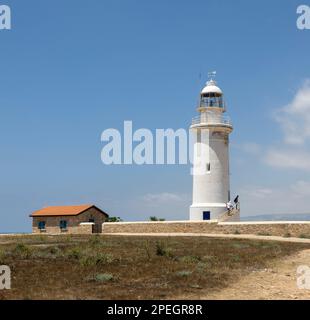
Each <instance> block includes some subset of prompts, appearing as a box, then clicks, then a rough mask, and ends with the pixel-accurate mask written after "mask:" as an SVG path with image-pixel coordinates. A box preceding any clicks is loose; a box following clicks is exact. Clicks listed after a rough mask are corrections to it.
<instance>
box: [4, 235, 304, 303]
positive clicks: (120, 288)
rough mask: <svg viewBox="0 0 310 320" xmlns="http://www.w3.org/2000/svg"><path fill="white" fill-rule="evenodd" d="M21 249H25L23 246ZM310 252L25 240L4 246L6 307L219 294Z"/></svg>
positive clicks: (265, 245)
mask: <svg viewBox="0 0 310 320" xmlns="http://www.w3.org/2000/svg"><path fill="white" fill-rule="evenodd" d="M16 241H18V242H17V243H16ZM307 248H308V249H309V248H310V245H309V244H299V243H280V242H271V241H270V242H269V241H268V242H266V241H257V240H256V241H255V240H240V239H210V238H203V237H175V238H173V237H161V238H158V237H156V238H152V237H117V236H113V237H112V236H37V237H34V236H24V237H19V238H18V239H17V240H16V238H14V237H11V238H6V239H5V243H2V244H1V242H0V260H1V263H2V264H7V265H9V266H10V267H11V270H12V277H13V278H12V290H10V291H0V299H165V298H173V297H174V296H178V295H180V294H183V295H184V294H187V293H188V294H191V293H195V292H197V290H200V289H202V288H203V289H205V290H208V291H209V292H212V291H216V290H220V289H222V288H224V287H226V286H228V285H229V284H231V283H232V282H233V281H237V280H238V279H239V278H240V277H242V276H244V275H246V274H248V273H250V272H251V271H255V270H260V269H263V268H267V267H268V266H270V264H272V262H273V261H275V260H276V259H278V258H281V257H283V256H288V255H290V254H293V253H296V252H298V251H299V250H303V249H307Z"/></svg>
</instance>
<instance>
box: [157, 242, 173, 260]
mask: <svg viewBox="0 0 310 320" xmlns="http://www.w3.org/2000/svg"><path fill="white" fill-rule="evenodd" d="M156 255H157V256H161V257H170V258H171V257H172V256H173V254H172V252H171V249H170V248H167V246H166V245H165V244H164V243H163V242H161V241H157V242H156Z"/></svg>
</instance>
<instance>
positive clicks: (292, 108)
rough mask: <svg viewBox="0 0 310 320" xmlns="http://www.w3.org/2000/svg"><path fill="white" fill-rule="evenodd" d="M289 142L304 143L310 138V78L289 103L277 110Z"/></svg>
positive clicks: (285, 139)
mask: <svg viewBox="0 0 310 320" xmlns="http://www.w3.org/2000/svg"><path fill="white" fill-rule="evenodd" d="M275 120H276V121H277V122H278V123H280V125H281V127H282V129H283V132H284V141H285V143H287V144H293V145H303V144H304V143H305V142H306V141H307V140H309V139H310V80H306V81H305V83H304V85H303V86H302V87H301V88H300V89H299V90H298V91H297V93H296V95H295V97H294V98H293V100H292V101H291V103H289V104H288V105H286V106H284V107H283V108H280V109H278V110H277V111H276V112H275Z"/></svg>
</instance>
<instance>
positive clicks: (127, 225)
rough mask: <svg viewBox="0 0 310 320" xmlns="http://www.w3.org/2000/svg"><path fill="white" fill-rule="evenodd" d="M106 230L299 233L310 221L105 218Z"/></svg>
mask: <svg viewBox="0 0 310 320" xmlns="http://www.w3.org/2000/svg"><path fill="white" fill-rule="evenodd" d="M102 232H103V233H209V234H217V233H218V234H254V235H272V236H292V237H300V236H302V235H306V236H309V235H310V221H264V222H218V221H216V220H214V221H212V220H211V221H158V222H149V221H146V222H105V223H103V225H102Z"/></svg>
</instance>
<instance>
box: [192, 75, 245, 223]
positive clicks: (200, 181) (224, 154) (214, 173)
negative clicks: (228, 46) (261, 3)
mask: <svg viewBox="0 0 310 320" xmlns="http://www.w3.org/2000/svg"><path fill="white" fill-rule="evenodd" d="M214 75H215V72H214V73H212V74H211V77H210V80H209V81H208V82H207V83H206V86H205V87H204V88H203V89H202V91H201V93H200V99H199V106H198V109H197V111H198V112H199V113H200V115H199V116H198V117H196V118H194V119H193V121H192V125H191V127H190V130H191V133H192V134H194V136H195V137H196V139H195V144H194V148H193V149H194V150H193V152H194V155H193V172H192V173H193V203H192V205H191V207H190V220H214V219H217V220H230V221H232V220H234V221H238V220H239V203H238V204H237V205H236V208H231V209H230V210H228V209H227V207H228V204H230V202H229V201H230V200H231V199H230V182H229V134H230V133H231V132H232V131H233V126H232V123H231V121H230V119H229V118H228V117H227V116H226V115H225V112H226V105H225V101H224V99H223V92H222V90H221V89H220V88H219V87H218V86H217V83H216V82H215V80H214V79H213V76H214Z"/></svg>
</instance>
